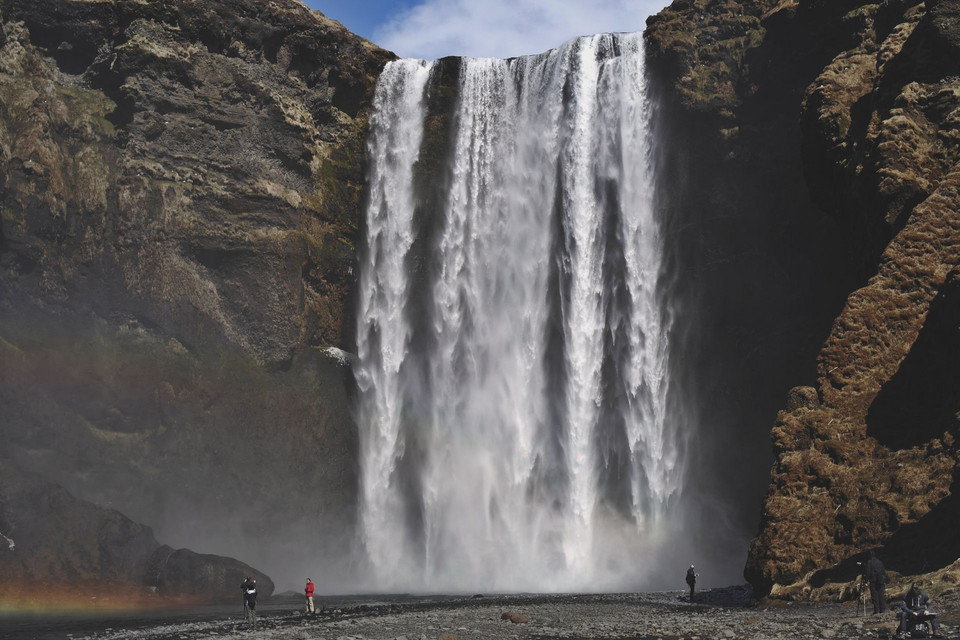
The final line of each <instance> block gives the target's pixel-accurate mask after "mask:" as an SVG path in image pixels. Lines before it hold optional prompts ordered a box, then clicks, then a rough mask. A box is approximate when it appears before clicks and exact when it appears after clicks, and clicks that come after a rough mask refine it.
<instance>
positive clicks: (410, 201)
mask: <svg viewBox="0 0 960 640" xmlns="http://www.w3.org/2000/svg"><path fill="white" fill-rule="evenodd" d="M441 64H442V61H441V62H435V63H426V62H423V61H418V60H400V61H396V62H392V63H390V64H388V66H387V67H386V69H385V70H384V72H383V74H382V75H381V78H380V81H379V83H378V86H377V93H376V97H375V101H374V113H373V117H372V119H371V133H370V139H369V157H370V192H369V207H368V210H367V221H366V223H367V234H366V250H365V253H364V256H363V259H362V263H361V271H360V288H359V291H360V296H359V298H360V299H359V313H358V331H357V336H358V338H357V342H358V344H357V352H358V364H357V366H356V369H355V372H356V378H357V383H358V388H359V410H358V417H359V426H360V446H361V449H360V455H361V461H360V463H361V505H360V513H361V527H362V533H363V543H364V546H365V550H366V554H367V556H368V558H369V560H370V563H371V566H372V569H373V572H374V575H373V582H374V583H375V584H376V586H377V588H378V589H380V590H409V591H424V590H447V591H470V590H498V591H566V590H580V591H583V590H605V589H616V588H629V587H634V586H637V585H638V584H643V583H644V581H645V580H649V579H650V574H651V572H653V571H655V567H656V564H657V563H656V561H655V559H651V557H650V556H651V554H656V553H658V552H659V550H660V549H662V548H663V547H664V546H665V545H667V544H669V538H670V536H671V534H672V525H673V524H674V522H675V517H674V515H675V514H674V511H675V505H676V502H677V498H678V497H679V495H680V492H681V489H682V486H681V479H682V474H683V456H682V451H683V447H682V438H681V436H680V434H679V433H678V427H677V425H675V424H673V421H671V417H670V416H669V415H668V410H667V407H668V402H667V391H668V389H667V387H668V380H669V363H668V358H667V345H668V337H669V333H670V328H671V320H670V314H669V310H668V308H667V307H666V306H665V305H664V304H663V303H662V295H661V294H662V292H661V291H660V289H659V286H658V285H659V281H660V277H661V268H662V267H661V257H662V240H661V238H660V233H659V228H658V224H657V217H656V212H655V210H654V208H655V207H654V203H655V199H654V187H653V184H654V180H653V178H654V176H653V163H652V153H653V150H652V136H651V133H650V119H651V104H650V102H649V99H648V96H647V91H646V78H645V75H644V66H643V46H642V40H641V36H640V34H622V35H598V36H593V37H587V38H580V39H577V40H573V41H571V42H569V43H567V44H565V45H564V46H562V47H560V48H559V49H557V50H554V51H551V52H548V53H545V54H542V55H540V56H529V57H523V58H516V59H511V60H495V59H464V60H462V61H460V62H459V64H460V67H459V73H458V74H457V84H458V86H457V98H458V99H457V102H456V107H455V109H456V111H455V114H454V118H453V126H452V127H451V130H450V131H449V133H448V137H449V139H448V140H446V147H447V148H446V149H445V151H444V153H443V154H441V155H442V160H441V162H440V164H442V168H443V169H444V171H443V173H442V176H443V177H442V179H441V178H439V177H437V176H436V175H435V176H433V178H434V181H433V183H432V186H433V187H437V186H438V185H439V186H441V187H442V189H440V191H441V192H442V193H441V196H440V197H433V198H432V199H431V198H427V197H425V196H424V194H423V193H422V191H423V189H424V187H423V182H424V181H423V180H422V179H421V178H420V177H419V173H420V172H422V171H423V169H424V166H425V165H426V164H427V163H428V162H429V156H431V155H436V153H437V149H433V148H427V145H428V144H430V143H431V142H432V143H433V144H436V141H435V140H433V139H432V138H431V139H430V140H428V138H427V137H426V136H425V127H428V126H430V118H431V114H430V113H429V109H428V100H429V98H430V96H431V92H432V91H443V90H444V87H442V86H438V83H436V82H435V81H434V80H432V78H435V77H436V75H437V73H438V71H439V65H441ZM448 64H449V63H448ZM418 244H419V245H426V249H425V250H424V249H423V248H422V247H420V248H418Z"/></svg>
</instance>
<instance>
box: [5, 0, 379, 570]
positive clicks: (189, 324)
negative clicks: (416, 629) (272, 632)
mask: <svg viewBox="0 0 960 640" xmlns="http://www.w3.org/2000/svg"><path fill="white" fill-rule="evenodd" d="M0 24H2V38H0V214H2V215H0V354H2V355H0V403H2V405H3V407H4V420H3V421H0V438H2V439H3V441H4V447H5V450H6V451H8V452H9V455H10V456H11V457H12V458H13V459H14V460H15V461H16V462H17V463H18V464H19V465H21V466H23V467H24V468H26V469H28V470H32V471H35V472H37V473H40V474H42V475H44V476H45V477H47V478H49V479H51V480H54V481H56V482H59V483H60V484H62V485H64V486H66V487H69V488H70V490H71V491H72V492H74V493H75V494H76V495H77V496H79V497H80V498H84V499H88V500H91V501H93V502H96V503H97V504H101V505H106V506H110V507H112V508H115V509H118V510H120V511H122V512H124V513H125V514H127V515H129V516H131V517H132V518H134V519H135V520H138V521H140V522H144V523H145V524H148V525H150V526H152V527H153V528H154V529H155V530H156V531H157V533H158V535H159V537H160V538H161V539H163V540H166V541H168V542H170V543H171V544H175V545H183V546H191V547H192V548H194V549H197V550H198V551H215V552H217V553H225V554H230V555H234V556H236V557H240V558H242V559H244V560H246V561H248V562H250V563H252V564H255V565H256V566H258V567H261V568H263V569H264V570H266V571H267V572H269V573H271V574H273V575H275V576H277V577H279V578H280V579H281V580H283V579H285V578H287V577H290V578H291V579H293V578H295V579H296V580H297V581H299V580H301V579H302V578H303V577H305V576H300V573H302V571H303V570H305V569H307V568H308V567H307V566H304V564H303V554H304V551H305V550H308V551H309V553H310V556H311V558H313V559H315V560H314V562H315V565H310V566H311V567H313V573H314V574H321V573H322V570H324V569H326V570H327V571H326V572H325V573H326V575H329V576H331V578H332V573H331V572H334V571H335V570H336V569H337V568H338V567H337V562H340V561H341V560H342V559H343V558H344V557H346V555H348V554H345V553H344V550H345V548H346V547H347V546H348V543H349V539H350V537H351V536H350V528H351V518H352V516H351V513H352V510H353V505H354V497H355V484H356V471H355V448H356V433H355V427H354V425H353V423H352V418H351V412H350V404H349V398H348V395H347V394H348V389H349V367H348V366H346V362H345V360H344V354H343V352H342V351H340V350H339V348H342V347H348V346H349V345H350V344H351V343H352V326H353V319H352V317H351V316H352V311H351V310H352V308H353V304H352V301H351V295H352V291H351V288H352V283H353V274H352V270H353V265H354V261H355V243H356V239H357V230H358V226H359V224H360V209H361V200H362V188H363V186H362V185H363V179H364V172H365V167H364V141H365V133H366V117H367V111H368V105H369V102H370V99H371V98H372V92H373V88H374V84H375V82H376V78H377V76H378V74H379V72H380V70H381V68H382V67H383V65H384V64H385V62H386V61H387V60H388V59H390V58H391V57H392V55H391V54H389V53H387V52H385V51H382V50H380V49H378V48H376V47H375V46H373V45H371V44H370V43H368V42H366V41H364V40H362V39H360V38H358V37H356V36H354V35H352V34H350V33H349V32H347V31H346V30H345V29H344V28H343V27H342V26H340V25H339V24H338V23H335V22H333V21H330V20H328V19H326V18H325V17H323V16H322V15H321V14H319V13H317V12H312V11H310V10H309V9H307V8H306V7H305V6H303V5H302V4H300V3H298V2H296V1H294V0H272V1H269V2H260V1H255V0H209V1H208V0H175V1H172V2H163V3H156V2H147V3H145V2H138V1H136V0H102V1H81V0H41V1H39V2H38V1H35V0H29V1H27V0H22V1H20V0H4V1H3V2H0ZM330 558H335V559H340V560H330V561H328V559H330ZM339 568H340V569H342V568H343V567H342V566H340V567H339ZM321 586H322V585H321Z"/></svg>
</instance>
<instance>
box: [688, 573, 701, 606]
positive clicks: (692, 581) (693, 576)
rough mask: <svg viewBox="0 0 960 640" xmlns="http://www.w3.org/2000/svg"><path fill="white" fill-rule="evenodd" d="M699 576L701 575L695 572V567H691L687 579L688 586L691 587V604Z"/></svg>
mask: <svg viewBox="0 0 960 640" xmlns="http://www.w3.org/2000/svg"><path fill="white" fill-rule="evenodd" d="M699 575H700V574H699V573H697V572H696V571H695V570H694V568H693V565H690V568H689V569H687V578H686V580H687V584H688V585H690V602H693V587H694V586H696V584H697V576H699Z"/></svg>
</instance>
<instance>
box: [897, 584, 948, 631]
mask: <svg viewBox="0 0 960 640" xmlns="http://www.w3.org/2000/svg"><path fill="white" fill-rule="evenodd" d="M927 622H929V623H930V626H931V627H932V629H933V637H934V638H942V637H943V634H942V633H940V622H939V621H938V620H937V614H936V613H934V612H933V611H931V610H930V598H929V597H928V596H927V592H926V591H924V590H923V589H921V588H919V587H918V586H917V585H915V584H911V585H910V589H909V591H907V593H906V594H904V596H903V608H902V609H901V610H900V629H899V631H898V633H897V635H898V636H899V637H901V638H908V637H911V634H912V633H913V632H914V630H915V629H916V628H917V627H918V626H921V627H925V623H927ZM924 632H925V631H924Z"/></svg>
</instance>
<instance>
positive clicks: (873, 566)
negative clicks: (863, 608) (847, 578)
mask: <svg viewBox="0 0 960 640" xmlns="http://www.w3.org/2000/svg"><path fill="white" fill-rule="evenodd" d="M864 572H865V574H866V578H867V582H869V583H870V600H872V601H873V612H874V613H883V612H885V611H887V610H888V609H889V607H887V596H886V593H885V591H886V589H887V570H886V569H885V568H884V566H883V563H882V562H880V558H878V557H877V554H876V553H874V552H873V551H870V559H869V560H867V565H866V567H865V568H864Z"/></svg>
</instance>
